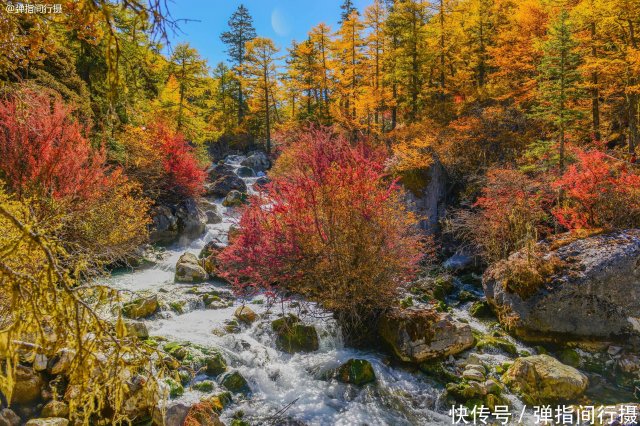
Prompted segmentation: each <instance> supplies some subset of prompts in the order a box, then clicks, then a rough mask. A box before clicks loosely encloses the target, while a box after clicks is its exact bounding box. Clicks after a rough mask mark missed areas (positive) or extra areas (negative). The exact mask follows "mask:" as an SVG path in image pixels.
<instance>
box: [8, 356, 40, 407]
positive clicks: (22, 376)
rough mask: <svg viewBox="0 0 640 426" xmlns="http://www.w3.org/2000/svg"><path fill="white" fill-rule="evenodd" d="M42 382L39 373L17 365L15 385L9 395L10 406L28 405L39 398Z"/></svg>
mask: <svg viewBox="0 0 640 426" xmlns="http://www.w3.org/2000/svg"><path fill="white" fill-rule="evenodd" d="M43 386H44V381H43V380H42V376H41V375H40V373H36V372H35V371H33V369H32V368H29V367H25V366H23V365H19V366H18V367H17V369H16V375H15V385H14V387H13V393H12V394H11V403H12V404H29V403H31V402H33V401H35V400H37V399H38V398H40V391H41V390H42V387H43Z"/></svg>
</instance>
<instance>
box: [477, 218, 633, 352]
mask: <svg viewBox="0 0 640 426" xmlns="http://www.w3.org/2000/svg"><path fill="white" fill-rule="evenodd" d="M556 245H557V244H556ZM537 251H538V252H540V253H542V257H541V258H542V260H543V261H545V262H550V261H553V262H554V263H555V264H557V265H560V266H558V268H559V269H557V270H555V271H554V273H553V274H552V275H550V276H548V277H546V281H545V282H544V284H543V285H541V286H539V287H538V289H537V290H536V291H535V293H534V294H533V295H531V296H529V297H521V296H519V295H518V294H516V293H515V292H512V291H510V290H509V287H508V286H507V285H506V283H508V282H509V281H508V279H509V278H508V277H509V276H510V274H511V272H510V271H511V268H513V265H514V264H516V265H517V264H522V263H523V262H524V261H526V259H527V257H526V256H527V253H525V252H516V253H514V254H512V255H511V256H510V257H509V259H507V260H505V261H501V262H498V263H496V264H494V265H492V266H491V267H490V268H488V269H487V271H486V272H485V274H484V276H483V288H484V292H485V295H486V296H487V301H488V302H489V303H490V304H491V305H492V306H493V307H494V308H495V309H494V310H495V311H496V312H497V313H498V319H499V320H500V322H501V323H502V324H504V325H507V326H509V327H510V329H511V330H512V331H513V332H514V333H515V334H516V335H518V336H519V337H520V338H523V339H525V340H528V341H545V340H551V339H554V338H560V339H565V340H566V338H567V336H570V337H572V338H577V339H581V338H585V339H589V338H597V339H609V338H616V337H622V336H626V335H629V334H633V335H640V229H630V230H625V231H618V232H612V233H608V234H602V235H597V236H592V237H588V238H584V239H579V240H576V241H573V242H569V243H568V244H565V245H563V246H561V247H559V248H554V247H552V246H550V243H540V244H538V246H537Z"/></svg>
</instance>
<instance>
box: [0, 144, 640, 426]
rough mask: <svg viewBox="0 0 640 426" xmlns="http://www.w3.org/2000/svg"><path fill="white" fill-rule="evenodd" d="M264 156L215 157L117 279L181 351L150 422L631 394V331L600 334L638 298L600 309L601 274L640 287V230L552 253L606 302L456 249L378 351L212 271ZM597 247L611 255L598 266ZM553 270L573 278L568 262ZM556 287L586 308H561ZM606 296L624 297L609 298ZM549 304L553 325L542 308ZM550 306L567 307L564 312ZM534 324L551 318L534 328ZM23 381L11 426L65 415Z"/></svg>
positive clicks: (169, 347) (525, 409)
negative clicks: (161, 407)
mask: <svg viewBox="0 0 640 426" xmlns="http://www.w3.org/2000/svg"><path fill="white" fill-rule="evenodd" d="M268 166H269V164H268V160H267V159H266V156H264V155H263V154H260V153H256V154H254V155H251V156H249V157H244V156H230V157H227V159H226V160H225V161H224V162H221V163H219V164H216V165H215V166H212V167H211V168H210V170H209V172H210V181H211V182H210V183H209V185H208V187H207V195H206V197H205V198H204V199H203V200H199V201H198V202H194V203H186V204H184V205H182V206H180V207H178V208H176V209H169V208H166V209H159V211H157V212H156V213H157V214H156V218H155V220H154V222H155V224H156V229H157V231H156V235H155V237H156V238H157V240H158V241H160V240H163V239H164V240H165V241H168V240H169V239H171V240H174V242H173V243H171V244H169V245H166V246H165V247H164V248H157V247H156V248H154V249H151V250H149V251H148V252H147V253H146V254H145V256H144V259H145V260H143V261H142V262H140V266H139V267H136V268H135V269H133V270H132V269H123V270H119V271H115V272H114V273H113V274H112V276H111V278H110V279H109V280H108V283H107V284H108V285H109V286H111V287H113V288H115V289H118V290H122V291H123V294H125V295H126V296H125V300H124V302H123V305H122V312H123V315H124V316H125V317H127V318H128V319H127V327H128V330H129V332H130V333H132V334H136V335H138V336H139V338H140V339H142V340H144V341H145V342H146V343H147V344H150V345H152V346H157V347H159V348H162V349H163V350H164V351H166V352H167V353H168V354H169V355H170V356H169V357H168V360H167V365H168V366H169V368H170V370H171V371H172V377H171V378H168V379H166V380H165V382H166V385H167V388H168V390H169V393H170V401H169V403H168V405H167V407H166V410H165V411H164V413H163V414H161V413H159V412H158V411H157V410H156V413H155V415H153V416H152V415H151V414H152V413H149V415H144V414H143V413H141V414H140V416H139V420H140V424H152V423H155V424H158V423H161V422H163V421H164V422H165V424H167V425H182V424H183V423H184V421H185V418H187V417H188V418H189V419H190V420H189V421H190V422H191V423H189V424H190V425H193V424H202V425H209V424H211V425H218V424H222V423H224V424H227V425H236V426H240V425H253V424H262V425H437V424H452V416H451V413H450V410H451V408H452V406H456V407H466V408H468V409H469V411H470V410H471V409H472V408H473V407H474V406H476V407H479V406H483V407H486V409H487V410H489V412H490V413H496V412H499V411H500V410H503V411H504V410H507V411H508V412H509V413H510V414H511V415H512V417H510V418H509V420H508V422H507V423H509V424H517V423H521V424H535V422H536V420H539V417H536V410H535V406H541V405H542V404H553V406H554V407H555V405H556V404H565V405H569V404H576V407H577V406H579V405H596V406H597V405H601V404H604V405H610V406H614V405H619V404H622V403H625V404H635V402H634V401H636V397H635V394H634V391H635V390H636V384H637V383H638V381H637V379H638V374H639V372H640V355H638V351H637V348H636V345H635V343H634V342H635V340H634V339H633V338H629V339H626V340H625V339H621V338H620V337H621V336H620V335H619V333H616V332H613V331H612V333H611V334H610V335H609V334H605V335H603V334H602V332H601V331H602V330H603V329H605V328H606V324H603V323H602V322H603V321H606V320H607V318H610V319H611V324H612V325H616V324H618V325H619V327H620V329H619V330H618V329H617V330H615V331H622V332H629V331H630V330H631V331H632V329H633V324H634V323H633V320H632V319H634V318H635V313H634V312H637V311H634V309H635V308H634V306H635V305H634V303H638V300H637V298H636V297H635V293H630V292H627V293H626V294H628V295H629V299H628V300H625V301H624V302H621V303H620V309H623V310H624V312H622V311H620V310H618V311H616V310H613V311H612V310H607V311H606V313H602V312H600V311H594V309H596V308H597V306H598V303H600V302H601V300H602V299H603V298H604V296H603V294H605V293H606V292H603V291H601V289H600V290H599V288H600V287H598V286H597V285H595V284H594V283H595V282H596V281H597V280H594V279H592V278H591V277H592V275H593V276H596V277H599V278H598V279H599V281H598V283H601V284H602V285H608V286H611V285H616V284H615V282H614V281H615V280H613V278H612V279H611V280H609V279H605V278H603V277H605V276H611V275H612V273H611V271H619V270H622V271H623V273H622V274H618V275H617V276H619V277H624V276H626V277H627V278H624V279H626V280H627V281H624V283H623V284H620V285H625V286H627V288H638V282H637V279H638V275H639V274H640V273H639V271H638V265H640V264H639V263H635V264H634V263H633V262H634V261H635V262H638V260H637V259H638V257H637V253H636V251H634V249H633V247H636V249H637V247H640V243H638V241H637V236H636V233H635V231H630V232H627V233H626V234H625V235H619V236H618V237H617V238H614V239H610V240H608V241H609V242H611V241H615V242H616V244H621V245H619V246H615V247H617V250H612V249H610V247H609V246H606V241H594V242H592V243H591V244H587V245H586V246H584V247H582V246H578V247H574V246H571V244H583V245H584V244H586V243H572V242H569V243H567V244H564V245H563V246H562V247H564V248H557V247H554V248H549V247H547V248H546V252H551V251H553V250H556V249H558V250H561V252H560V253H559V254H558V253H555V252H554V254H552V255H550V256H556V257H558V258H561V260H562V261H563V262H568V261H569V260H571V261H572V265H574V268H573V269H572V270H573V271H574V273H573V275H571V280H572V281H571V283H572V284H571V285H572V286H573V288H574V289H575V288H579V286H580V285H581V283H591V287H589V288H590V289H592V290H591V291H587V292H586V294H587V295H590V296H589V297H592V299H593V298H597V297H599V298H598V300H596V301H595V302H593V303H591V304H589V303H587V302H585V301H584V300H581V301H580V302H579V305H575V303H576V302H575V301H573V302H571V300H573V299H571V298H572V297H573V296H572V295H571V294H567V293H566V292H560V293H558V297H557V298H556V297H554V296H553V292H554V291H556V290H554V284H553V283H554V282H556V281H557V280H560V278H557V280H556V279H555V278H554V279H551V278H549V279H545V280H544V283H545V284H544V285H539V286H537V287H534V288H528V289H527V292H526V296H521V295H516V296H514V292H508V291H507V292H505V291H504V290H500V289H504V288H508V286H509V284H510V283H511V284H512V285H513V282H512V281H513V280H512V277H511V275H509V276H508V277H506V276H503V274H504V271H505V270H509V268H506V267H505V265H501V266H496V267H494V268H492V269H491V270H490V271H489V272H488V273H487V274H485V280H484V288H483V283H482V280H481V276H480V275H478V272H477V271H474V270H473V268H472V267H471V265H470V264H469V262H468V260H469V259H466V258H465V257H464V256H456V257H454V258H452V259H450V260H449V261H448V262H446V263H445V264H444V265H443V267H442V268H440V269H439V270H438V271H433V272H431V273H429V274H425V275H424V276H423V277H422V278H420V279H418V280H416V281H415V282H414V283H412V285H411V286H409V287H408V288H407V290H406V293H405V294H404V295H403V298H402V299H401V300H399V301H398V306H397V308H396V309H394V310H392V311H391V312H390V313H389V314H388V315H386V316H385V317H384V318H382V320H381V321H380V325H379V330H378V334H379V336H378V341H379V345H378V347H376V348H375V349H371V350H359V349H353V348H350V347H347V346H345V344H344V342H343V340H342V336H341V332H340V329H339V327H338V326H337V324H336V323H335V321H334V320H333V319H332V318H331V315H330V314H329V313H328V312H324V311H322V310H321V309H319V308H318V307H317V306H314V305H313V304H311V303H308V302H305V301H304V300H296V299H291V300H287V301H284V302H278V303H275V304H270V303H269V300H268V299H267V298H266V297H265V296H261V295H258V296H255V297H252V298H249V299H243V300H240V299H238V298H236V297H235V296H234V295H233V293H232V291H231V288H230V287H229V286H228V285H227V284H226V283H225V282H223V281H220V280H217V279H215V261H214V259H215V252H216V250H219V249H220V248H221V247H222V246H224V245H225V244H226V243H227V241H228V236H229V233H230V231H231V232H232V231H233V226H234V224H235V222H236V220H237V218H238V217H237V215H238V213H237V209H236V207H237V206H238V205H240V204H242V203H243V202H244V200H245V197H246V194H248V193H251V192H252V191H255V190H256V188H257V186H259V185H261V184H263V183H264V182H265V181H266V179H267V178H266V176H265V175H264V171H265V170H266V168H267V167H268ZM178 235H183V236H185V238H179V237H178ZM187 237H188V238H187ZM595 238H599V237H598V236H596V237H595ZM600 238H602V237H600ZM634 238H636V239H634ZM620 241H622V243H621V242H620ZM625 244H626V245H625ZM634 245H635V246H634ZM596 248H598V249H597V253H604V252H609V253H615V256H613V255H612V256H609V257H606V259H609V260H607V261H604V260H603V261H602V262H600V263H597V262H593V261H589V262H587V259H593V258H594V256H596V253H595V251H594V250H596ZM637 250H638V251H640V249H637ZM581 252H583V253H585V254H583V255H581ZM212 254H213V256H212ZM580 256H582V258H581V257H580ZM625 256H626V257H625ZM633 256H636V257H633ZM517 257H518V256H517V255H514V259H517ZM596 257H597V256H596ZM543 258H544V256H541V259H543ZM597 258H599V259H605V256H602V255H601V256H599V257H597ZM614 258H615V259H618V260H619V259H623V258H624V259H627V260H624V261H621V260H619V261H617V263H616V261H614ZM581 259H582V260H581ZM629 259H631V260H629ZM633 259H635V260H633ZM512 261H514V262H517V260H512ZM581 261H582V262H587V263H588V265H587V266H584V267H583V266H580V262H581ZM552 263H553V262H552ZM554 264H555V263H554ZM576 265H577V266H576ZM634 265H635V266H634ZM620 268H622V269H620ZM607 271H609V274H607ZM549 274H550V276H555V275H554V274H556V275H557V276H558V277H560V276H562V273H561V272H560V271H559V270H557V271H556V270H552V271H550V272H549ZM625 274H626V275H625ZM614 275H615V274H614ZM507 278H509V279H507ZM554 280H555V281H554ZM629 280H630V281H629ZM633 280H636V281H633ZM629 282H630V283H629ZM556 285H557V286H558V288H560V286H559V284H556ZM584 285H589V284H584ZM593 289H596V290H593ZM565 291H566V290H565ZM620 291H622V292H623V293H624V291H623V290H620ZM485 293H486V294H487V295H488V296H489V297H488V298H486V297H485ZM523 294H524V293H523ZM616 294H617V296H616V297H619V296H620V297H623V298H624V295H623V294H619V293H616ZM558 298H567V299H568V301H567V303H573V305H570V306H572V309H573V308H576V309H578V310H580V309H581V311H578V312H573V313H572V314H568V313H565V312H564V311H563V310H562V306H563V305H562V304H561V303H560V301H559V300H561V299H558ZM545 301H547V302H545ZM536 303H537V304H536ZM607 303H609V305H607V306H610V305H615V301H614V300H613V299H612V298H609V299H607ZM574 305H575V306H574ZM545 309H546V310H545ZM540 310H542V311H543V312H544V316H543V319H545V320H546V321H543V320H541V319H536V318H537V317H536V315H537V314H536V312H539V311H540ZM612 312H614V314H612ZM615 312H618V313H620V312H621V314H622V315H623V316H624V320H618V317H616V316H615ZM496 313H497V316H496ZM599 314H600V315H599ZM551 315H557V316H559V318H556V319H555V320H554V321H552V320H551V318H550V317H549V316H551ZM580 315H582V316H580ZM585 315H586V317H585ZM563 316H564V317H566V318H567V319H572V318H573V319H576V318H578V319H580V320H581V321H582V320H584V318H587V319H588V318H592V319H597V320H598V321H599V322H600V323H598V324H597V326H594V327H593V330H597V331H598V332H599V333H600V334H599V335H593V336H589V335H585V333H583V334H582V335H581V336H579V337H580V339H574V340H571V339H568V338H567V334H568V333H555V332H553V330H549V328H548V324H554V323H559V324H561V323H562V322H563ZM625 321H626V322H625ZM536 326H540V327H542V328H540V329H539V330H536V331H537V332H536V333H532V330H533V329H535V327H536ZM544 327H547V328H544ZM587 328H588V327H587ZM505 329H509V330H510V331H511V332H512V334H514V335H516V336H519V337H518V339H516V338H514V337H512V335H510V334H509V333H507V332H506V331H505ZM519 330H525V331H527V332H526V333H525V332H520V333H519V332H518V331H519ZM612 330H613V329H612ZM587 334H588V333H587ZM532 335H535V336H537V338H536V339H531V338H530V336H532ZM540 336H546V337H547V338H546V339H540V338H539V337H540ZM519 339H523V340H519ZM524 341H527V342H529V343H524ZM49 368H55V365H47V366H45V369H49ZM47 374H49V375H51V372H49V371H47ZM20 377H21V379H20V380H21V386H22V387H21V388H20V389H21V390H20V392H18V399H19V401H18V402H17V406H18V407H25V408H24V409H22V411H21V409H18V408H16V412H17V414H19V415H20V416H21V417H22V420H20V419H17V418H16V417H12V414H13V415H15V413H14V411H12V410H8V409H5V410H4V411H2V412H0V425H3V424H9V425H13V424H20V422H21V421H23V420H25V419H26V418H33V417H42V418H44V417H46V418H48V419H49V420H43V419H39V420H31V421H30V422H31V423H29V424H31V425H38V424H40V425H44V424H60V425H64V424H67V423H65V421H64V417H65V410H64V408H65V407H64V402H63V401H48V400H47V399H44V398H43V397H42V396H41V394H40V390H39V387H41V386H42V375H41V374H40V373H37V372H32V371H30V370H29V369H25V371H24V374H23V375H22V376H19V378H20ZM627 406H631V405H627ZM633 406H635V405H633ZM12 408H15V407H12ZM457 413H458V414H459V413H460V410H458V411H457ZM454 414H455V413H454ZM51 419H59V420H56V421H59V423H51V422H50V421H52V420H51ZM458 419H459V420H460V418H459V417H458ZM467 420H469V421H472V418H471V417H468V418H467ZM497 420H498V419H496V418H495V417H493V421H497ZM194 421H195V422H196V423H193V422H194ZM460 421H461V420H460ZM16 422H17V423H16ZM38 422H40V423H38ZM43 422H44V423H43ZM47 422H49V423H47ZM500 423H501V422H500ZM501 424H502V423H501ZM576 424H577V422H576ZM585 424H589V423H585ZM619 424H635V423H631V422H622V423H619Z"/></svg>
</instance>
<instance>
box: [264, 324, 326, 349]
mask: <svg viewBox="0 0 640 426" xmlns="http://www.w3.org/2000/svg"><path fill="white" fill-rule="evenodd" d="M271 327H272V328H273V331H275V333H276V347H277V348H278V349H280V350H282V351H284V352H287V353H291V354H292V353H298V352H313V351H316V350H318V348H319V342H318V333H317V332H316V329H315V328H314V327H312V326H310V325H304V324H302V323H301V322H300V319H299V318H298V317H296V316H295V315H287V316H285V317H282V318H279V319H277V320H274V321H273V322H272V323H271Z"/></svg>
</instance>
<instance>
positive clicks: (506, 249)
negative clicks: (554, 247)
mask: <svg viewBox="0 0 640 426" xmlns="http://www.w3.org/2000/svg"><path fill="white" fill-rule="evenodd" d="M552 204H553V194H552V193H551V191H550V189H549V188H548V185H547V184H546V183H545V182H543V181H540V180H537V179H533V178H530V177H529V176H527V175H526V174H524V173H522V172H520V171H517V170H512V169H491V170H489V172H488V174H487V184H486V186H485V187H484V188H483V189H482V196H481V197H479V198H478V199H477V201H476V202H475V204H474V207H476V208H477V210H473V211H470V210H460V211H459V212H458V213H457V215H456V217H455V218H454V220H453V227H454V232H456V233H457V234H458V235H459V236H460V237H462V238H463V239H466V240H467V241H470V242H471V243H472V244H473V245H475V246H476V247H477V248H478V249H480V251H481V252H482V253H483V255H484V257H485V259H486V260H488V261H495V260H498V259H502V258H505V257H507V256H508V255H509V254H510V253H511V252H513V251H515V250H519V249H521V248H523V247H525V246H526V245H527V244H529V243H530V242H532V241H535V240H537V239H538V238H541V237H544V236H545V235H546V234H548V233H549V232H550V229H549V227H548V220H547V219H548V218H549V216H550V214H549V213H548V212H549V209H550V207H551V205H552Z"/></svg>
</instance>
